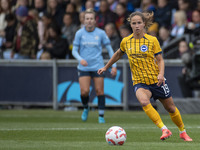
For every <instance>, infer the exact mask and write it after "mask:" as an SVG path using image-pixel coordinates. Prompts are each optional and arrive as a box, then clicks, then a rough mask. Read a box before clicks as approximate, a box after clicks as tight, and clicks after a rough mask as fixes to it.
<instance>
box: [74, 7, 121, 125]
mask: <svg viewBox="0 0 200 150" xmlns="http://www.w3.org/2000/svg"><path fill="white" fill-rule="evenodd" d="M84 22H85V27H84V28H81V29H79V30H78V31H77V32H76V35H75V39H74V42H73V49H72V55H73V56H74V57H75V58H76V59H77V60H78V61H79V64H78V76H79V84H80V89H81V100H82V103H83V107H84V110H83V113H82V116H81V118H82V120H83V121H86V120H87V118H88V111H89V107H88V101H89V92H90V83H91V79H93V81H94V86H95V92H96V95H97V96H98V109H99V123H105V119H104V109H105V96H104V78H103V77H104V75H103V74H101V75H99V74H97V71H98V69H100V68H102V67H103V66H104V62H103V57H102V44H103V45H105V47H106V49H107V50H108V53H109V56H110V58H111V57H112V55H113V54H114V52H113V49H112V47H111V45H110V40H109V38H108V37H107V35H106V33H105V31H103V30H102V29H99V28H97V27H96V26H95V24H96V21H95V12H94V11H93V10H92V9H88V10H86V11H85V20H84ZM116 73H117V69H116V64H113V66H112V70H111V74H112V75H113V76H115V75H116Z"/></svg>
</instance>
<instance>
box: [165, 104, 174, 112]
mask: <svg viewBox="0 0 200 150" xmlns="http://www.w3.org/2000/svg"><path fill="white" fill-rule="evenodd" d="M165 109H166V110H167V111H168V112H169V113H174V112H175V111H176V107H175V106H169V107H166V108H165Z"/></svg>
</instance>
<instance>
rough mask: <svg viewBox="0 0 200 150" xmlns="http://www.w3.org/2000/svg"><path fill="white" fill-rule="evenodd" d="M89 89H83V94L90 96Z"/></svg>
mask: <svg viewBox="0 0 200 150" xmlns="http://www.w3.org/2000/svg"><path fill="white" fill-rule="evenodd" d="M89 92H90V91H89V90H86V89H81V96H85V97H86V96H88V95H89Z"/></svg>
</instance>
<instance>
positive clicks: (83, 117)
mask: <svg viewBox="0 0 200 150" xmlns="http://www.w3.org/2000/svg"><path fill="white" fill-rule="evenodd" d="M88 112H89V107H88V108H84V109H83V113H82V115H81V119H82V120H83V121H86V120H87V118H88Z"/></svg>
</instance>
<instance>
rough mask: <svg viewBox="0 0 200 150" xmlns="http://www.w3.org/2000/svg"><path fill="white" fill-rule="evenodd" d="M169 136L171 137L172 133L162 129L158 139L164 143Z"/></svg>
mask: <svg viewBox="0 0 200 150" xmlns="http://www.w3.org/2000/svg"><path fill="white" fill-rule="evenodd" d="M170 136H172V132H171V131H170V130H169V129H163V130H162V136H161V137H160V139H161V140H162V141H164V140H165V139H167V138H169V137H170Z"/></svg>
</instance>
